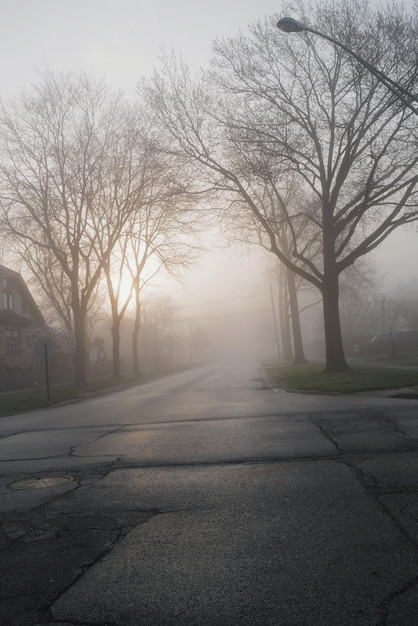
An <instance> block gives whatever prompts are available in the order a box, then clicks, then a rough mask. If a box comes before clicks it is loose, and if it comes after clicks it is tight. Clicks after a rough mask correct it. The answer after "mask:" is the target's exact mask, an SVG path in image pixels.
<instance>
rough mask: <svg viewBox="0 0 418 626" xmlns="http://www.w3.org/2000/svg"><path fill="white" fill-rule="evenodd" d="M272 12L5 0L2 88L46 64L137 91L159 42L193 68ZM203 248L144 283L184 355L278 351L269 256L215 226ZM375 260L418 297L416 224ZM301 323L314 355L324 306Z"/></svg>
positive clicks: (380, 282)
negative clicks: (177, 278) (158, 300)
mask: <svg viewBox="0 0 418 626" xmlns="http://www.w3.org/2000/svg"><path fill="white" fill-rule="evenodd" d="M406 4H408V3H406ZM275 12H277V13H279V12H280V3H279V4H278V3H277V2H275V1H273V0H261V1H259V2H257V3H253V2H250V1H249V0H246V1H244V2H243V1H242V0H241V1H239V2H238V0H231V1H230V2H228V3H227V4H225V2H221V1H220V0H215V1H213V2H211V3H208V4H206V5H205V7H204V11H203V10H202V5H201V4H199V3H195V2H191V1H190V0H182V1H178V2H175V3H173V2H169V1H168V0H164V1H163V0H156V1H154V2H153V3H143V2H142V3H138V2H135V1H134V0H120V1H119V2H117V3H114V2H112V1H111V0H89V1H88V2H85V1H83V0H60V2H56V0H38V1H37V2H36V3H34V2H32V1H31V0H16V1H15V2H13V3H8V4H4V6H3V7H2V21H1V24H0V46H1V54H0V86H1V90H2V94H3V95H14V94H15V93H17V92H18V91H19V90H20V89H21V88H23V87H27V86H29V85H30V84H31V83H33V82H35V81H36V80H37V75H38V72H39V70H42V69H43V68H45V67H47V68H50V69H51V70H54V71H74V72H79V71H85V72H88V73H92V74H94V75H96V76H99V77H103V78H105V79H106V80H107V81H108V82H109V83H110V84H111V85H114V86H116V87H120V88H122V89H126V90H128V91H130V92H131V93H134V90H135V87H136V85H137V82H138V80H139V79H140V77H141V76H146V75H150V74H151V73H152V71H153V68H154V67H155V66H157V65H158V62H159V56H160V54H161V50H162V48H163V47H164V48H165V49H166V50H168V51H169V50H171V49H173V50H175V51H179V52H181V54H182V55H183V57H184V59H185V61H186V63H189V64H190V65H192V67H193V68H198V67H199V66H204V65H205V64H207V62H208V59H209V57H210V54H211V43H212V41H213V40H214V39H215V38H216V37H222V36H223V35H227V36H233V35H235V34H236V33H237V32H238V31H239V30H240V29H241V30H243V31H245V30H246V27H247V25H248V24H250V23H252V22H254V21H255V20H256V19H258V18H260V17H263V16H264V15H270V14H274V13H275ZM215 242H216V243H215ZM201 247H202V252H201V253H199V254H198V255H197V258H196V262H195V265H194V267H193V268H191V269H188V270H187V271H185V272H184V274H183V276H182V282H181V283H180V282H173V280H172V279H169V278H168V277H167V276H166V277H161V278H159V279H158V281H156V282H155V284H154V285H153V286H152V287H151V288H149V289H148V292H147V293H148V298H150V299H152V298H153V297H154V298H155V297H164V298H168V299H170V301H171V302H172V305H173V307H174V308H175V311H176V324H177V329H179V328H181V329H182V330H181V332H180V331H179V330H177V334H178V335H180V334H181V335H182V336H183V338H184V337H186V338H188V345H187V347H186V348H185V349H184V355H183V361H187V360H188V361H190V362H193V361H196V360H200V359H203V360H206V359H211V358H215V357H216V356H219V355H225V354H226V353H231V352H233V353H242V352H243V351H244V352H245V351H248V352H250V353H254V354H256V355H257V356H259V357H261V358H265V359H269V358H271V359H273V358H275V357H276V356H277V347H276V345H275V327H274V317H275V315H276V314H277V312H276V307H277V306H278V301H279V297H278V292H277V285H275V284H274V280H273V281H272V278H271V272H272V269H273V268H274V266H275V259H274V257H273V255H271V254H270V255H269V254H268V253H266V252H263V251H261V250H259V249H256V248H255V247H250V248H240V247H239V246H232V247H231V246H230V245H229V244H228V243H226V242H224V243H223V244H222V238H221V236H219V237H217V236H215V235H214V232H211V235H210V237H208V238H205V236H202V239H201ZM205 247H206V248H207V249H206V250H203V248H205ZM371 259H372V261H373V263H374V268H375V278H376V281H375V282H376V287H377V288H378V290H380V292H381V293H383V294H389V295H391V294H400V293H402V294H405V292H408V289H409V290H410V293H409V296H410V298H411V299H412V300H413V299H415V300H418V294H415V293H414V292H413V285H414V282H415V284H417V283H418V270H417V233H416V229H415V228H413V227H411V228H410V229H409V230H408V231H399V232H394V233H393V234H392V235H391V236H390V237H389V238H388V240H387V241H385V242H384V243H383V244H382V245H381V246H380V248H379V250H378V251H377V252H375V253H374V254H373V255H372V257H371ZM272 282H273V284H272V287H271V283H272ZM271 288H272V290H273V300H272V297H271V290H270V289H271ZM317 300H318V293H316V292H315V291H312V290H310V291H309V292H307V293H305V294H303V295H302V297H301V303H300V306H301V308H304V307H305V306H306V307H307V306H308V305H309V304H311V303H313V302H316V301H317ZM276 324H277V320H276ZM302 332H303V338H304V342H305V347H306V351H307V353H308V354H310V353H311V352H312V354H315V349H314V347H313V344H314V343H315V342H317V341H321V340H322V333H323V331H322V325H321V308H320V306H318V305H317V306H314V307H312V308H307V309H306V311H304V312H303V313H302ZM197 335H199V337H200V338H199V340H198V342H197V343H198V345H196V336H197ZM106 341H107V342H109V337H107V339H106ZM109 345H110V343H109ZM108 349H110V348H108Z"/></svg>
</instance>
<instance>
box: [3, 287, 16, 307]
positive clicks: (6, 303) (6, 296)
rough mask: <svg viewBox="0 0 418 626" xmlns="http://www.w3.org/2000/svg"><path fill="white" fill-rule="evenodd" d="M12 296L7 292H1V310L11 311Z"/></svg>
mask: <svg viewBox="0 0 418 626" xmlns="http://www.w3.org/2000/svg"><path fill="white" fill-rule="evenodd" d="M13 305H14V302H13V294H12V293H9V292H7V291H3V309H8V310H9V311H13Z"/></svg>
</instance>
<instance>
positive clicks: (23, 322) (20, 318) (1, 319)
mask: <svg viewBox="0 0 418 626" xmlns="http://www.w3.org/2000/svg"><path fill="white" fill-rule="evenodd" d="M34 324H36V322H35V321H34V320H31V319H29V318H28V317H25V316H24V315H19V314H18V313H15V312H14V311H0V326H8V327H13V326H18V327H19V328H25V327H26V326H33V325H34Z"/></svg>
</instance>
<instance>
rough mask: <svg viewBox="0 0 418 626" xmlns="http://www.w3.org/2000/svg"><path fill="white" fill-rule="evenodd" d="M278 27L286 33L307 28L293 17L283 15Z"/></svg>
mask: <svg viewBox="0 0 418 626" xmlns="http://www.w3.org/2000/svg"><path fill="white" fill-rule="evenodd" d="M277 28H278V29H279V30H282V31H284V32H285V33H299V32H300V31H301V30H305V27H304V25H303V24H301V22H298V21H297V20H295V19H294V18H293V17H282V19H281V20H279V21H278V22H277Z"/></svg>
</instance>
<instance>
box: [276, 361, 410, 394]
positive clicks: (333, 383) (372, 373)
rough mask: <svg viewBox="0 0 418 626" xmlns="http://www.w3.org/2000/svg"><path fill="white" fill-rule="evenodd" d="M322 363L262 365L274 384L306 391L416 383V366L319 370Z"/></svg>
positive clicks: (388, 387) (355, 366) (342, 391)
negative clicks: (337, 370)
mask: <svg viewBox="0 0 418 626" xmlns="http://www.w3.org/2000/svg"><path fill="white" fill-rule="evenodd" d="M323 368H324V364H323V363H307V364H306V365H284V366H277V365H276V366H268V367H266V369H267V371H268V373H269V376H270V377H271V379H272V380H273V381H274V382H275V383H276V384H277V386H278V387H282V388H284V389H299V390H307V391H332V392H339V393H351V392H354V391H371V390H378V389H392V388H399V387H410V386H415V385H417V386H418V367H417V369H401V368H400V367H399V366H397V367H396V368H391V367H388V366H387V365H385V367H379V366H376V367H374V366H372V365H370V366H368V365H357V364H356V365H352V367H351V369H350V370H348V371H346V372H339V373H336V374H329V373H326V374H325V373H323Z"/></svg>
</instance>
